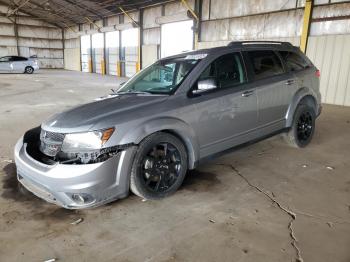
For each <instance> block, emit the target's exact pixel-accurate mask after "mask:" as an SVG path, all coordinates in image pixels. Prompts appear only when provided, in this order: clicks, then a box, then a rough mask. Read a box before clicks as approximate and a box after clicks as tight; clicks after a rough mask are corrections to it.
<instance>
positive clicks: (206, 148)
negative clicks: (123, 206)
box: [15, 42, 321, 209]
mask: <svg viewBox="0 0 350 262" xmlns="http://www.w3.org/2000/svg"><path fill="white" fill-rule="evenodd" d="M319 75H320V72H319V71H318V70H317V68H315V66H314V65H313V64H312V63H311V62H310V60H309V59H308V58H307V57H306V56H305V55H304V54H303V53H301V52H300V50H299V49H298V48H297V47H294V46H292V45H291V44H290V43H284V42H232V43H231V44H229V45H228V46H226V47H219V48H213V49H208V50H199V51H194V52H190V53H184V54H179V55H176V56H172V57H167V58H164V59H161V60H159V61H157V62H156V63H154V64H153V65H151V66H149V67H147V68H145V69H144V70H142V71H141V72H140V73H138V74H136V75H135V76H134V77H132V78H131V79H130V80H129V81H128V82H126V83H125V84H124V85H122V86H121V87H120V88H119V89H118V90H117V91H114V93H113V94H111V95H109V96H107V97H103V98H100V99H99V100H98V101H94V102H92V103H88V104H85V105H81V106H78V107H75V108H73V109H70V110H68V111H65V112H63V113H60V114H57V115H54V116H52V117H51V118H50V119H48V120H46V121H45V122H43V123H42V125H41V126H40V127H37V128H34V129H31V130H29V131H27V132H26V133H25V134H24V136H23V137H22V138H21V139H20V140H19V141H18V143H17V145H16V148H15V161H16V165H17V171H18V180H19V182H20V183H22V184H23V185H24V187H26V188H27V189H29V190H30V191H32V192H33V193H34V194H36V195H37V196H39V197H41V198H43V199H45V200H47V201H49V202H53V203H56V204H58V205H61V206H63V207H65V208H70V209H75V208H86V207H94V206H98V205H101V204H104V203H107V202H110V201H113V200H115V199H119V198H124V197H126V196H127V195H128V194H129V189H131V191H132V192H134V193H135V194H136V195H138V196H140V197H142V198H145V199H158V198H162V197H165V196H168V195H170V194H172V193H174V192H175V191H176V190H177V189H178V188H179V187H180V185H181V183H182V181H183V180H184V177H185V174H186V172H187V170H188V169H194V168H195V167H196V166H197V165H198V164H199V162H200V161H203V160H205V159H207V158H208V157H209V156H213V155H215V154H218V153H220V152H222V151H224V150H227V149H230V148H233V147H236V146H238V145H242V144H245V143H248V142H253V141H257V140H260V139H262V138H265V137H268V136H271V135H274V134H277V133H281V132H284V133H285V136H286V138H287V140H288V142H289V143H291V144H292V145H294V146H295V147H304V146H306V145H307V144H308V143H309V142H310V140H311V138H312V136H313V133H314V130H315V119H316V117H317V116H318V115H319V114H320V112H321V96H320V92H319Z"/></svg>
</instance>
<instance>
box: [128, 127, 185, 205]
mask: <svg viewBox="0 0 350 262" xmlns="http://www.w3.org/2000/svg"><path fill="white" fill-rule="evenodd" d="M187 162H188V160H187V152H186V148H185V146H184V145H183V143H182V142H181V141H180V140H179V139H178V138H177V137H175V136H173V135H171V134H167V133H161V132H160V133H155V134H153V135H150V136H149V137H147V138H145V139H144V140H143V141H142V142H141V143H140V145H139V148H138V150H137V152H136V155H135V158H134V162H133V166H132V169H131V177H130V188H131V191H132V192H133V193H134V194H135V195H138V196H140V197H142V198H144V199H160V198H163V197H166V196H168V195H170V194H172V193H174V192H175V191H176V190H177V189H178V188H179V187H180V186H181V184H182V182H183V180H184V178H185V175H186V172H187Z"/></svg>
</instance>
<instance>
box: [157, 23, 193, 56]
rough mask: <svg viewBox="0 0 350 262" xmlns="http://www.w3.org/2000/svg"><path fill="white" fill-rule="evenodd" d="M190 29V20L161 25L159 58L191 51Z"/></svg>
mask: <svg viewBox="0 0 350 262" xmlns="http://www.w3.org/2000/svg"><path fill="white" fill-rule="evenodd" d="M192 28H193V21H192V20H190V21H182V22H176V23H169V24H163V25H162V26H161V57H167V56H171V55H176V54H180V53H182V52H185V51H191V50H193V41H194V38H193V29H192ZM180 40H181V41H180Z"/></svg>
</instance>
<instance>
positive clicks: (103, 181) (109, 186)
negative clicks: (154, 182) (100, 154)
mask: <svg viewBox="0 0 350 262" xmlns="http://www.w3.org/2000/svg"><path fill="white" fill-rule="evenodd" d="M134 152H135V147H130V148H128V149H126V150H124V151H122V152H120V153H118V154H117V155H115V156H114V157H112V158H110V159H108V160H106V161H104V162H101V163H96V164H85V165H83V164H82V165H65V164H59V163H57V164H55V165H46V164H43V163H41V162H39V161H37V160H35V159H33V158H32V157H31V156H30V155H28V153H27V151H26V144H23V139H20V140H19V141H18V142H17V144H16V147H15V163H16V166H17V177H18V180H19V182H20V183H21V184H22V185H23V186H24V187H25V188H27V189H28V190H29V191H31V192H32V193H34V194H35V195H37V196H38V197H40V198H42V199H44V200H46V201H48V202H51V203H54V204H57V205H59V206H62V207H64V208H68V209H80V208H91V207H96V206H99V205H102V204H105V203H107V202H111V201H113V200H115V199H120V198H124V197H126V196H127V195H128V193H129V174H130V170H131V162H132V160H133V155H134Z"/></svg>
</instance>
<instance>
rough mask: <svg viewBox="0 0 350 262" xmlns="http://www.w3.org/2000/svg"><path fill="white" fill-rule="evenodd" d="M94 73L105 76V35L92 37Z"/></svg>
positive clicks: (99, 34) (100, 34) (98, 34)
mask: <svg viewBox="0 0 350 262" xmlns="http://www.w3.org/2000/svg"><path fill="white" fill-rule="evenodd" d="M91 42H92V72H93V73H98V74H104V73H105V68H104V53H103V52H104V50H103V49H104V35H103V33H97V34H93V35H92V39H91Z"/></svg>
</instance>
